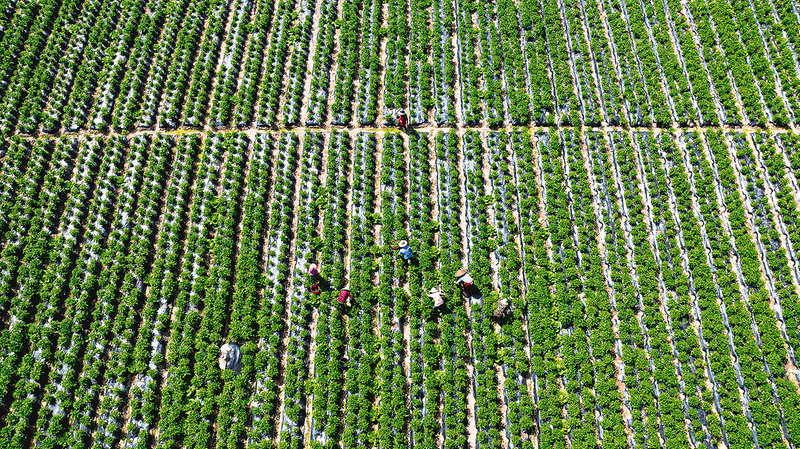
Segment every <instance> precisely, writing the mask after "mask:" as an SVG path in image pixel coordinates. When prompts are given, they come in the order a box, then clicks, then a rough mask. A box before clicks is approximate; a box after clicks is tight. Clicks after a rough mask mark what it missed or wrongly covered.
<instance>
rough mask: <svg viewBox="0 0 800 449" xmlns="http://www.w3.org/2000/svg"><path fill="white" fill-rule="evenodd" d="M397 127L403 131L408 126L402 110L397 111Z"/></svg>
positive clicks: (404, 112)
mask: <svg viewBox="0 0 800 449" xmlns="http://www.w3.org/2000/svg"><path fill="white" fill-rule="evenodd" d="M397 126H399V127H400V128H403V129H405V128H406V126H408V117H406V111H405V110H404V109H400V110H399V111H397Z"/></svg>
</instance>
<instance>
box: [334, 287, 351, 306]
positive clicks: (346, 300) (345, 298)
mask: <svg viewBox="0 0 800 449" xmlns="http://www.w3.org/2000/svg"><path fill="white" fill-rule="evenodd" d="M351 299H353V294H352V293H350V288H349V287H348V286H345V287H344V288H343V289H342V291H340V292H339V297H338V298H336V300H337V301H339V304H346V305H347V307H350V300H351Z"/></svg>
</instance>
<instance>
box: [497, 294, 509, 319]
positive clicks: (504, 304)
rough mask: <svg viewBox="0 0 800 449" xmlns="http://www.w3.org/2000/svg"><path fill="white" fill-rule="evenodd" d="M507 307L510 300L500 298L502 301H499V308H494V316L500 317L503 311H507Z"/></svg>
mask: <svg viewBox="0 0 800 449" xmlns="http://www.w3.org/2000/svg"><path fill="white" fill-rule="evenodd" d="M507 307H508V300H507V299H505V298H500V301H499V302H498V303H497V308H496V309H495V310H494V316H495V317H498V318H499V317H500V316H501V315H502V314H503V312H505V311H506V308H507Z"/></svg>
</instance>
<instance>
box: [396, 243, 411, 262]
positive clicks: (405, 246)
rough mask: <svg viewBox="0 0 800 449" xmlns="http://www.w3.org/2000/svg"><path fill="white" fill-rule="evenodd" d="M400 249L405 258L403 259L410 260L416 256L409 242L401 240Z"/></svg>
mask: <svg viewBox="0 0 800 449" xmlns="http://www.w3.org/2000/svg"><path fill="white" fill-rule="evenodd" d="M397 246H398V249H399V250H400V255H401V256H403V259H405V260H408V259H411V257H412V256H413V255H414V254H413V253H412V252H411V247H410V246H408V242H407V241H405V240H400V242H398V244H397Z"/></svg>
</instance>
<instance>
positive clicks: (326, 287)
mask: <svg viewBox="0 0 800 449" xmlns="http://www.w3.org/2000/svg"><path fill="white" fill-rule="evenodd" d="M316 284H317V285H319V290H320V293H322V292H329V291H332V290H333V288H331V283H330V281H328V280H327V279H325V278H324V277H322V276H320V277H318V278H317V280H316Z"/></svg>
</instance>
